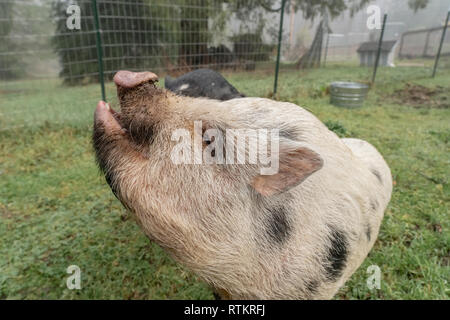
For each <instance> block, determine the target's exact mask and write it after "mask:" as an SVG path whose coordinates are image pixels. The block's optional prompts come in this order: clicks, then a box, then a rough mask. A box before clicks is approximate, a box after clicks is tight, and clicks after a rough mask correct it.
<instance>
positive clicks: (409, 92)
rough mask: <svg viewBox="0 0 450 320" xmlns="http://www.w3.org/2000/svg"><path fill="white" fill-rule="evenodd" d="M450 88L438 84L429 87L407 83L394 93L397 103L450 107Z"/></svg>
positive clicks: (424, 106) (419, 106) (418, 106)
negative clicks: (434, 86)
mask: <svg viewBox="0 0 450 320" xmlns="http://www.w3.org/2000/svg"><path fill="white" fill-rule="evenodd" d="M449 92H450V88H444V87H442V86H437V87H436V88H433V89H431V88H427V87H424V86H421V85H416V84H411V83H407V84H406V86H405V87H404V88H403V89H400V90H397V91H395V92H394V94H393V99H394V100H395V101H396V102H397V103H401V104H406V105H408V106H412V107H415V108H442V109H446V108H450V95H449Z"/></svg>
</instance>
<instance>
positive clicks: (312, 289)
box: [305, 280, 319, 296]
mask: <svg viewBox="0 0 450 320" xmlns="http://www.w3.org/2000/svg"><path fill="white" fill-rule="evenodd" d="M305 288H306V296H314V295H315V294H316V293H317V289H318V288H319V281H317V280H308V281H307V282H306V284H305Z"/></svg>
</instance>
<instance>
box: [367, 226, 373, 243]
mask: <svg viewBox="0 0 450 320" xmlns="http://www.w3.org/2000/svg"><path fill="white" fill-rule="evenodd" d="M371 236H372V228H371V227H370V225H369V224H367V226H366V237H367V241H370V237H371Z"/></svg>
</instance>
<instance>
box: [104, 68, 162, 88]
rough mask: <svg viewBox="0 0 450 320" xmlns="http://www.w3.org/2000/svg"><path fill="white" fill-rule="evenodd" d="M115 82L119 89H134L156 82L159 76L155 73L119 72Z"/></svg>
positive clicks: (115, 76)
mask: <svg viewBox="0 0 450 320" xmlns="http://www.w3.org/2000/svg"><path fill="white" fill-rule="evenodd" d="M113 80H114V83H115V84H116V85H117V86H118V87H123V88H134V87H137V86H138V85H140V84H142V83H145V82H156V81H158V76H157V75H156V74H154V73H153V72H132V71H119V72H117V73H116V74H115V75H114V78H113Z"/></svg>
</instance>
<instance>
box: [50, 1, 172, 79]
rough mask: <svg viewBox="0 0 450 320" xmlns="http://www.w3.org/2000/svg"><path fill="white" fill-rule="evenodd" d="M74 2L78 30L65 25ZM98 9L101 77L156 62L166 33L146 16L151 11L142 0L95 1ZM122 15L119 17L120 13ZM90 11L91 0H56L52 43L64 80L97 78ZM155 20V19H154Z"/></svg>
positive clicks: (148, 15) (140, 67)
mask: <svg viewBox="0 0 450 320" xmlns="http://www.w3.org/2000/svg"><path fill="white" fill-rule="evenodd" d="M71 4H78V5H79V6H80V9H81V10H80V11H81V30H77V29H74V30H69V29H68V28H67V26H66V19H67V17H68V14H67V13H66V10H67V7H68V6H69V5H71ZM97 5H98V12H99V20H100V21H99V22H100V29H101V31H102V33H101V39H102V48H103V61H104V70H105V76H106V77H107V78H109V79H111V78H112V76H113V75H114V72H115V71H117V70H120V69H123V68H132V69H146V68H149V67H152V66H155V65H158V64H159V63H160V61H159V58H158V57H161V51H162V50H161V45H160V44H161V43H163V42H165V40H166V38H167V37H168V34H169V33H168V32H164V30H163V29H164V28H163V25H162V24H161V23H159V22H158V21H154V20H152V19H150V18H149V17H151V16H158V13H156V12H151V11H150V10H151V9H152V8H151V7H149V6H147V5H146V1H145V0H133V1H129V2H124V1H123V0H98V1H97ZM124 14H125V15H126V16H125V17H124V16H121V15H124ZM93 16H94V13H93V10H92V5H91V1H82V2H72V1H66V0H56V1H54V3H53V17H54V19H55V26H56V32H55V35H54V36H53V39H52V43H53V46H54V49H55V51H56V53H57V54H58V56H59V60H60V63H61V67H62V68H61V71H60V77H61V78H63V80H64V83H65V84H68V85H75V84H80V83H89V82H97V81H98V63H97V48H96V33H95V21H94V18H93ZM155 20H156V19H155Z"/></svg>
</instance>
